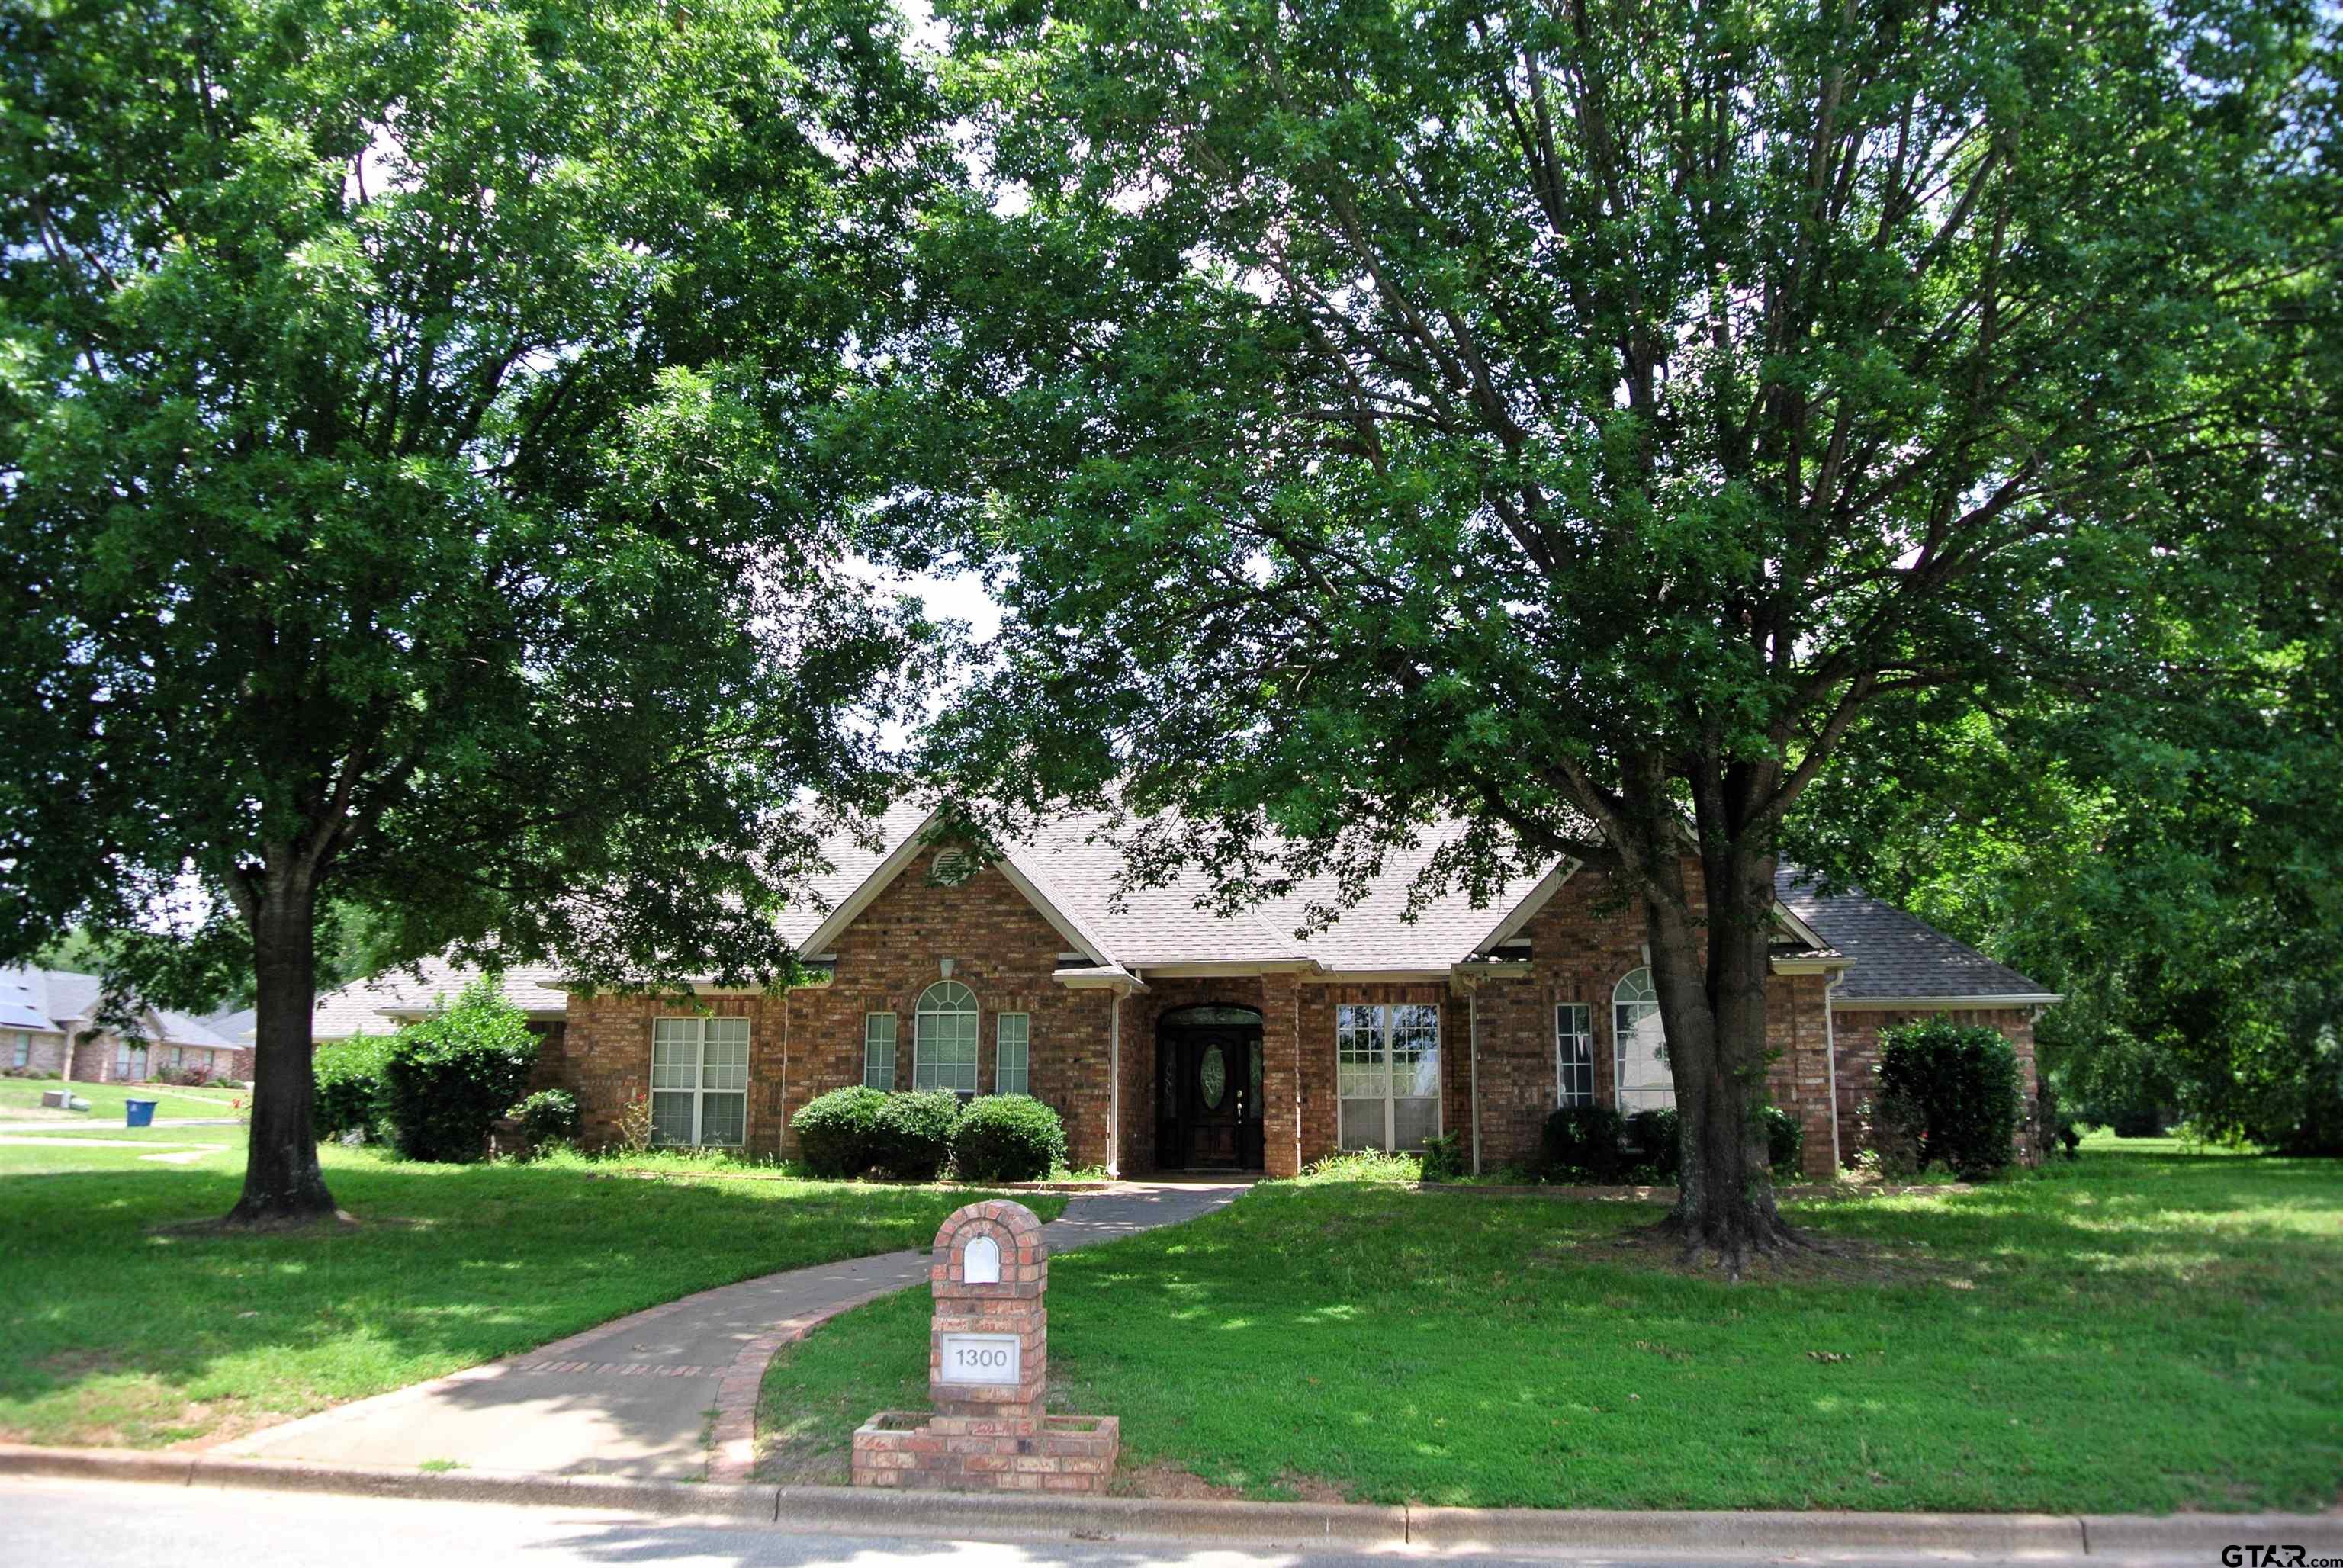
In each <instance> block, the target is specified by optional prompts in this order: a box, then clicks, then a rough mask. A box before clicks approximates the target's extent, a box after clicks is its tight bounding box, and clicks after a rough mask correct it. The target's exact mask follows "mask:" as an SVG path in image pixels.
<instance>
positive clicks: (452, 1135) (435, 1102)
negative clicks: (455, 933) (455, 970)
mask: <svg viewBox="0 0 2343 1568" xmlns="http://www.w3.org/2000/svg"><path fill="white" fill-rule="evenodd" d="M537 1046H538V1040H537V1036H535V1035H534V1034H531V1033H530V1032H529V1030H528V1020H527V1019H526V1018H524V1017H523V1016H522V1015H521V1010H520V1009H518V1008H517V1007H515V1006H513V1004H512V1003H510V1002H508V1001H507V1000H505V996H504V988H503V986H502V984H501V983H500V982H499V981H498V979H497V977H496V976H494V975H483V976H481V977H480V978H479V979H478V980H475V981H473V982H472V983H471V984H470V985H468V986H466V987H465V988H464V990H463V991H462V992H461V993H460V994H459V995H458V997H457V998H456V1000H455V1001H454V1002H453V1003H452V1004H449V1005H447V1006H446V1008H445V1010H443V1011H442V1012H441V1013H440V1014H439V1016H438V1017H437V1018H431V1019H426V1020H423V1021H422V1022H421V1023H417V1024H410V1025H408V1026H407V1028H405V1029H402V1030H399V1031H398V1032H397V1034H395V1035H393V1036H391V1040H390V1049H389V1050H388V1051H387V1053H386V1057H385V1060H384V1063H383V1075H382V1076H383V1089H384V1094H383V1110H384V1112H385V1114H386V1115H387V1117H388V1119H389V1121H390V1136H391V1141H392V1142H393V1143H395V1144H397V1147H398V1152H399V1153H400V1154H401V1155H402V1156H404V1157H405V1158H407V1159H409V1160H436V1161H461V1160H478V1158H480V1156H481V1155H482V1154H484V1153H486V1152H487V1151H488V1130H489V1128H490V1127H492V1126H493V1125H494V1124H495V1123H496V1121H497V1119H498V1117H500V1116H502V1115H503V1114H504V1113H505V1108H506V1107H507V1106H508V1105H510V1104H511V1103H512V1102H513V1100H514V1098H515V1097H516V1096H518V1094H519V1093H520V1091H522V1090H523V1089H526V1088H527V1087H528V1070H529V1067H530V1065H531V1064H532V1063H534V1062H535V1061H536V1060H537Z"/></svg>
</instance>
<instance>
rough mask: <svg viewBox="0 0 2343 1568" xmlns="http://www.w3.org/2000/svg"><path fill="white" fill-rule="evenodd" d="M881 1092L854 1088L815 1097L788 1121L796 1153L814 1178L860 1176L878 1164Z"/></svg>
mask: <svg viewBox="0 0 2343 1568" xmlns="http://www.w3.org/2000/svg"><path fill="white" fill-rule="evenodd" d="M886 1103H887V1095H886V1093H885V1092H884V1091H880V1090H876V1089H870V1088H866V1087H865V1086H863V1085H862V1084H860V1083H857V1084H853V1085H851V1086H850V1087H848V1088H845V1089H833V1090H831V1091H830V1092H829V1093H828V1094H817V1095H815V1096H814V1097H813V1098H812V1099H811V1100H809V1101H806V1102H805V1104H804V1105H803V1106H802V1107H800V1108H799V1111H798V1113H797V1114H796V1115H795V1116H792V1117H790V1118H789V1131H792V1132H795V1133H796V1134H797V1135H798V1152H799V1156H800V1157H801V1158H802V1159H803V1160H804V1161H805V1162H806V1169H807V1170H809V1171H812V1172H813V1173H814V1174H815V1175H817V1176H829V1177H839V1176H860V1175H861V1174H862V1173H863V1172H864V1171H868V1170H870V1167H872V1166H873V1165H876V1164H877V1163H878V1162H879V1109H880V1107H881V1106H883V1105H885V1104H886Z"/></svg>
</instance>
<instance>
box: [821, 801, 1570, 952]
mask: <svg viewBox="0 0 2343 1568" xmlns="http://www.w3.org/2000/svg"><path fill="white" fill-rule="evenodd" d="M928 816H929V813H928V812H927V810H926V809H924V808H922V807H920V806H917V805H906V806H899V807H897V808H896V809H894V810H892V811H890V812H889V813H888V814H887V816H886V818H885V819H883V821H882V822H881V823H880V847H879V848H878V849H875V850H874V849H870V848H869V847H868V846H865V845H861V844H855V843H841V844H839V845H837V846H835V847H834V848H833V849H831V850H830V859H831V861H832V863H833V864H834V865H835V866H836V868H837V869H836V871H835V872H834V873H832V874H831V875H830V876H827V877H824V878H822V879H820V881H819V882H818V883H816V884H815V886H814V889H813V890H812V891H813V899H812V901H811V902H809V904H807V905H803V906H800V907H799V909H798V910H796V911H795V912H794V914H793V915H792V916H791V918H789V919H788V920H784V921H783V926H782V930H783V934H784V935H785V936H787V937H788V938H789V940H792V941H794V942H798V943H800V944H802V943H803V942H805V941H806V940H808V939H809V938H810V937H811V936H812V935H813V934H814V933H815V931H816V930H817V929H818V928H819V926H820V923H821V921H822V919H823V917H824V916H826V915H827V914H828V913H829V912H830V910H834V909H836V908H837V907H838V906H839V905H840V904H842V903H844V902H846V901H847V900H849V899H850V897H851V896H852V895H853V894H854V892H855V891H856V890H858V889H859V888H860V887H861V886H862V884H863V883H864V882H865V881H866V880H867V879H869V878H870V875H871V873H872V872H873V871H875V870H877V869H879V867H880V865H881V864H882V863H883V862H884V861H885V860H886V859H887V858H888V856H889V855H890V854H891V853H892V852H893V851H894V850H895V849H897V848H899V847H900V846H901V845H902V844H903V843H904V841H905V840H906V839H909V838H910V835H912V834H913V833H915V832H917V831H919V829H920V828H921V826H922V825H924V824H925V823H926V821H927V820H928ZM1436 847H1437V846H1436V845H1435V844H1433V843H1425V844H1422V845H1419V846H1416V847H1414V848H1413V849H1396V850H1393V852H1392V853H1391V854H1390V855H1389V856H1388V857H1387V858H1386V859H1385V861H1384V865H1383V875H1382V876H1381V877H1379V878H1377V879H1376V880H1375V881H1374V883H1373V886H1371V887H1370V888H1369V889H1368V891H1367V895H1366V897H1365V898H1364V899H1363V900H1362V901H1361V902H1360V903H1358V904H1357V905H1355V906H1353V908H1351V909H1348V910H1343V911H1342V916H1341V918H1340V919H1339V920H1336V921H1335V922H1334V923H1333V924H1332V926H1330V927H1328V928H1327V929H1325V930H1320V931H1312V932H1310V933H1309V934H1307V935H1300V934H1297V932H1298V931H1299V930H1300V929H1301V928H1302V925H1303V924H1304V922H1305V921H1306V920H1307V919H1308V914H1309V910H1310V908H1311V906H1312V904H1313V903H1325V904H1329V905H1332V904H1333V903H1335V902H1336V900H1335V891H1336V890H1335V882H1334V879H1333V878H1332V877H1331V876H1329V877H1322V878H1316V879H1311V880H1308V881H1305V882H1303V883H1302V885H1301V886H1300V887H1298V888H1296V889H1295V890H1294V891H1293V893H1292V895H1291V896H1289V897H1287V898H1285V899H1282V900H1275V901H1273V902H1271V903H1269V904H1265V905H1263V906H1262V907H1260V908H1258V909H1253V910H1242V911H1240V912H1239V913H1237V914H1233V915H1226V916H1223V915H1219V914H1215V913H1213V912H1212V910H1208V909H1200V908H1199V907H1198V905H1197V900H1198V899H1199V898H1200V897H1201V896H1202V894H1203V893H1204V892H1205V890H1206V886H1205V883H1204V880H1203V879H1202V878H1201V877H1198V876H1194V875H1192V874H1191V875H1182V876H1181V877H1178V878H1175V879H1173V880H1172V882H1170V883H1168V884H1167V885H1165V886H1163V887H1141V888H1131V889H1124V888H1122V886H1121V879H1122V874H1123V852H1122V849H1121V848H1120V847H1119V846H1118V845H1117V844H1116V843H1114V842H1113V841H1111V839H1110V838H1109V837H1108V834H1107V825H1106V822H1105V819H1103V818H1101V817H1098V816H1070V817H1068V818H1065V819H1061V820H1059V821H1055V822H1052V823H1051V824H1049V825H1048V826H1047V827H1045V828H1042V829H1040V830H1038V831H1037V832H1035V833H1034V834H1032V835H1031V837H1030V838H1029V839H1022V840H1018V841H1014V842H1011V843H1009V844H1007V845H1004V846H1003V847H1002V849H1001V854H1002V857H1003V859H1006V860H1007V861H1008V862H1009V864H1010V866H1011V867H1012V868H1013V869H1015V870H1016V872H1017V874H1018V875H1020V876H1021V877H1022V878H1024V879H1025V880H1026V881H1027V882H1028V883H1030V884H1031V885H1032V887H1033V888H1034V890H1036V891H1037V892H1039V893H1041V895H1042V896H1043V897H1044V898H1046V899H1047V900H1049V901H1050V903H1051V905H1053V906H1054V907H1055V908H1056V909H1057V910H1059V911H1060V912H1061V914H1062V915H1063V916H1064V917H1065V918H1066V920H1067V921H1068V922H1069V923H1070V924H1072V925H1074V926H1076V927H1078V928H1080V929H1081V930H1088V931H1090V932H1091V933H1094V935H1095V937H1096V939H1097V944H1098V945H1099V946H1101V947H1102V948H1104V949H1105V951H1104V952H1100V953H1093V954H1091V957H1093V958H1097V959H1102V960H1109V961H1111V962H1113V963H1116V964H1121V965H1123V966H1126V967H1128V968H1131V969H1141V970H1144V969H1150V968H1156V967H1160V966H1162V965H1165V964H1199V963H1209V964H1248V963H1263V964H1274V963H1292V964H1297V965H1309V964H1313V963H1314V964H1315V965H1317V966H1320V967H1322V968H1324V969H1327V970H1342V971H1369V970H1433V969H1445V968H1447V967H1448V966H1449V965H1451V964H1453V963H1457V962H1460V961H1461V960H1463V959H1465V958H1467V957H1469V956H1471V954H1472V953H1473V950H1474V949H1475V947H1476V946H1477V945H1478V944H1479V943H1480V942H1481V940H1483V938H1485V937H1486V936H1487V935H1488V934H1489V931H1490V930H1491V928H1493V926H1495V925H1496V923H1497V921H1498V920H1499V919H1501V918H1502V917H1503V914H1504V912H1505V911H1506V910H1508V909H1510V908H1511V907H1512V906H1513V904H1514V903H1515V902H1517V901H1519V900H1521V899H1522V898H1523V896H1524V895H1526V894H1527V893H1528V891H1529V890H1530V889H1531V888H1532V887H1534V886H1535V885H1536V882H1537V880H1538V879H1536V878H1534V877H1527V878H1523V879H1519V880H1518V881H1516V882H1515V883H1513V884H1512V885H1509V886H1508V887H1506V888H1504V889H1503V890H1501V892H1500V893H1499V895H1498V897H1497V898H1496V899H1495V900H1493V901H1492V902H1491V903H1490V904H1487V905H1484V906H1483V907H1480V908H1477V909H1476V908H1475V907H1473V900H1472V899H1471V898H1470V896H1469V895H1467V894H1465V893H1463V892H1462V891H1450V892H1446V893H1443V894H1442V895H1441V896H1440V897H1438V898H1436V899H1433V900H1431V902H1430V903H1429V904H1427V905H1426V906H1425V908H1424V909H1423V910H1422V911H1421V912H1420V913H1419V915H1418V917H1417V918H1416V919H1415V920H1407V919H1406V918H1405V915H1406V910H1407V902H1408V894H1409V890H1410V888H1411V887H1412V885H1413V882H1414V879H1415V877H1416V874H1417V873H1418V872H1419V871H1421V870H1422V869H1423V866H1424V863H1425V862H1426V861H1427V860H1429V859H1431V857H1432V854H1433V850H1434V849H1436ZM923 865H924V862H923V861H922V860H921V859H919V858H917V857H914V858H913V859H912V860H911V861H910V863H909V864H907V865H906V866H905V867H904V868H903V869H902V870H901V871H900V873H899V875H903V876H911V875H918V874H920V871H921V869H922V867H923Z"/></svg>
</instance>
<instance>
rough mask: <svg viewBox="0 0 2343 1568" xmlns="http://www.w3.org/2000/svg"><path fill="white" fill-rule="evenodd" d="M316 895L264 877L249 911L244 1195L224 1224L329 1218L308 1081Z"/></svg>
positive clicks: (313, 1078) (292, 878)
mask: <svg viewBox="0 0 2343 1568" xmlns="http://www.w3.org/2000/svg"><path fill="white" fill-rule="evenodd" d="M249 919H250V920H251V923H252V957H253V967H254V970H255V971H256V977H257V980H258V982H259V983H258V995H257V997H256V1002H257V1007H258V1020H257V1023H256V1028H255V1030H254V1031H253V1035H254V1039H255V1040H256V1042H257V1048H256V1050H254V1052H253V1074H252V1137H251V1140H250V1149H249V1151H248V1152H247V1154H246V1159H245V1166H244V1195H243V1196H242V1197H240V1198H238V1199H237V1200H236V1207H235V1208H234V1209H232V1210H230V1211H228V1216H227V1221H226V1222H227V1223H228V1224H230V1225H246V1226H253V1227H274V1226H283V1225H301V1224H307V1223H309V1222H311V1221H317V1220H324V1219H330V1218H331V1217H333V1215H334V1213H335V1209H334V1196H333V1194H332V1193H330V1192H328V1191H326V1178H325V1173H324V1172H323V1171H320V1170H319V1169H318V1168H317V1121H316V1116H315V1103H316V1100H317V1070H316V1067H315V1065H314V1063H313V1061H312V1059H311V1050H312V1042H311V1040H310V1038H309V1015H310V1010H311V1009H313V1008H314V1007H315V1006H316V1005H317V893H316V890H315V889H314V888H313V887H312V886H310V885H309V884H308V883H307V880H306V879H302V878H300V877H298V876H297V875H279V874H277V873H276V872H274V871H271V872H270V874H269V875H268V879H267V890H266V892H265V893H264V894H263V895H262V897H261V898H260V899H259V900H258V901H257V902H256V903H255V904H254V905H252V906H251V908H250V910H249Z"/></svg>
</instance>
